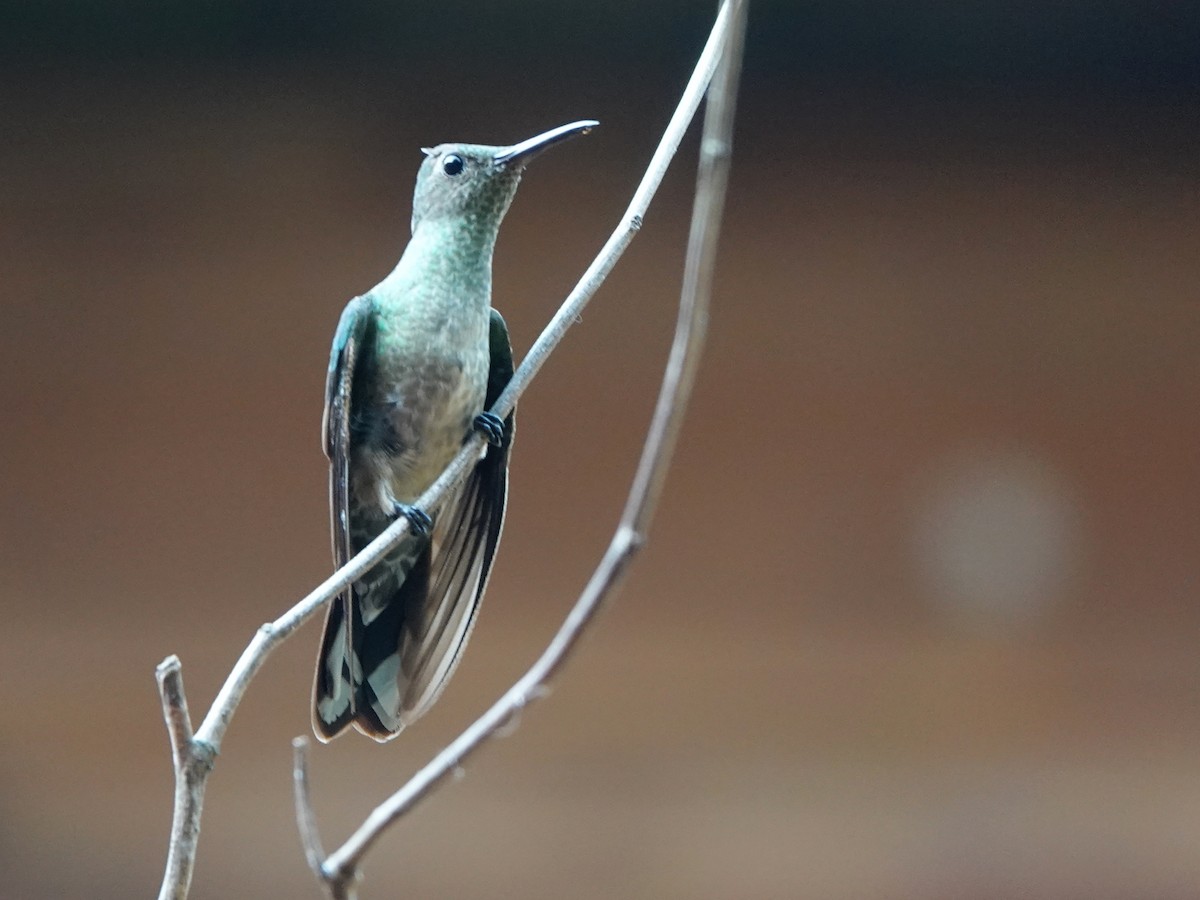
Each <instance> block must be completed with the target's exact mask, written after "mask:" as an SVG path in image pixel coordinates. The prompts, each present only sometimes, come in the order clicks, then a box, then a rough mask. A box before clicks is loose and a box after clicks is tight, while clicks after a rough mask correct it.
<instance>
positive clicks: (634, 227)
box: [629, 214, 642, 231]
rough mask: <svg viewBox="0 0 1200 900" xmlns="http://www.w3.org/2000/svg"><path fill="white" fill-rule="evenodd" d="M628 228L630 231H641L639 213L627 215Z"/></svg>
mask: <svg viewBox="0 0 1200 900" xmlns="http://www.w3.org/2000/svg"><path fill="white" fill-rule="evenodd" d="M629 230H630V231H641V230H642V217H641V215H640V214H639V215H636V216H630V217H629Z"/></svg>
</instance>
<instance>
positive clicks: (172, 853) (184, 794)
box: [159, 0, 740, 900]
mask: <svg viewBox="0 0 1200 900" xmlns="http://www.w3.org/2000/svg"><path fill="white" fill-rule="evenodd" d="M736 2H737V0H725V2H724V4H723V5H722V7H721V9H720V11H719V12H718V14H717V17H716V21H715V23H714V25H713V29H712V32H711V34H710V36H709V39H708V42H707V44H706V45H705V47H704V50H703V52H702V53H701V55H700V59H699V61H698V62H697V64H696V68H695V71H694V72H693V74H692V77H691V79H690V80H689V82H688V85H687V87H686V89H685V90H684V93H683V96H682V97H681V99H680V102H679V105H678V107H677V108H676V110H675V113H674V114H673V115H672V117H671V120H670V122H669V123H668V125H667V128H666V131H665V132H664V134H663V137H662V140H661V141H660V143H659V145H658V148H657V149H656V150H655V152H654V155H653V157H652V158H651V160H650V164H649V167H648V168H647V171H646V173H645V175H644V176H643V177H642V180H641V182H640V184H639V185H638V187H637V190H636V191H635V193H634V196H633V199H632V201H631V202H630V204H629V207H628V209H626V211H625V214H624V216H623V217H622V219H621V222H620V224H619V225H618V227H617V228H616V230H615V231H614V232H613V234H612V235H611V236H610V237H609V239H608V241H607V242H606V243H605V244H604V247H603V248H602V249H601V250H600V253H599V254H598V255H597V256H596V258H595V260H593V262H592V264H591V265H590V266H589V267H588V268H587V270H586V271H585V272H584V274H583V276H582V278H581V279H580V281H579V283H578V284H577V285H576V286H575V289H574V290H573V291H572V292H571V293H570V295H569V296H568V297H567V299H566V300H565V301H564V302H563V304H562V306H561V307H560V309H559V311H558V312H557V313H556V314H555V316H554V318H553V319H552V320H551V321H550V323H549V324H548V325H547V326H546V328H545V330H544V331H543V333H542V335H541V336H540V337H539V338H538V340H537V342H536V343H535V344H534V345H533V347H532V348H531V349H530V351H529V353H528V355H527V356H526V358H525V360H524V361H523V362H522V364H521V366H520V367H519V368H518V369H517V371H516V372H515V373H514V374H513V377H512V380H511V381H510V382H509V385H508V387H507V388H506V389H505V391H504V392H503V393H502V394H501V395H500V397H499V398H498V399H497V401H496V403H495V405H494V406H493V407H492V412H493V413H495V414H496V415H497V416H499V417H500V418H504V417H505V416H507V414H508V413H509V412H510V411H511V410H512V408H513V407H514V406H515V405H516V403H517V400H518V399H519V398H520V397H521V395H522V394H523V393H524V392H525V390H526V389H527V388H528V386H529V384H530V382H531V381H532V380H533V378H534V376H535V375H536V374H537V372H538V370H539V369H540V368H541V366H542V364H543V363H544V362H545V360H546V358H547V357H548V356H549V355H550V353H551V352H553V350H554V349H555V348H556V347H557V346H558V344H559V343H560V342H561V341H562V338H563V336H564V335H565V334H566V331H567V329H568V328H569V327H570V326H571V324H573V323H574V322H575V321H576V320H577V319H578V318H579V315H580V313H581V312H582V311H583V309H584V307H585V306H586V305H587V303H588V301H590V300H591V298H592V296H593V295H594V294H595V293H596V290H597V289H598V288H599V287H600V285H601V284H602V283H603V281H604V279H605V278H606V277H607V275H608V273H609V272H610V271H611V270H612V268H613V266H614V265H615V264H616V262H617V260H618V259H619V258H620V257H621V255H622V254H623V253H624V251H625V248H626V247H627V246H628V245H629V243H630V242H631V241H632V240H633V237H634V235H635V234H636V233H637V231H638V229H640V228H641V225H642V218H643V216H644V215H645V212H646V210H647V209H648V208H649V205H650V201H651V200H652V199H653V197H654V194H655V192H656V191H657V190H658V186H659V184H660V183H661V182H662V178H663V175H664V174H665V173H666V170H667V167H668V165H669V164H670V162H671V160H672V158H673V157H674V155H675V152H676V150H677V149H678V147H679V143H680V141H682V139H683V135H684V133H685V131H686V130H687V126H688V124H689V123H690V122H691V119H692V117H693V116H694V115H695V112H696V109H697V108H698V107H699V105H700V101H701V99H702V98H703V96H704V94H705V91H706V89H707V88H708V84H709V82H710V80H711V79H712V76H713V72H714V70H715V69H716V67H717V63H718V61H719V58H720V55H721V48H722V45H723V44H724V42H725V40H726V38H727V35H728V34H729V33H730V29H731V4H732V3H736ZM739 5H740V4H739ZM707 145H708V141H707V139H706V142H705V146H707ZM674 427H675V426H671V425H669V424H668V429H667V430H668V433H667V435H666V436H665V437H666V439H667V442H668V443H669V442H670V441H671V440H673V434H674ZM482 446H483V438H482V436H479V435H475V436H473V437H472V438H471V439H470V440H468V441H467V442H466V444H464V446H463V448H462V450H461V451H460V452H459V454H458V456H456V457H455V458H454V460H453V461H452V462H451V463H450V465H449V466H447V467H446V470H445V471H444V472H443V473H442V475H441V476H440V477H439V478H438V479H437V481H435V482H434V483H433V485H432V486H431V487H430V488H429V490H428V491H426V492H425V493H424V494H423V495H422V496H421V498H420V499H419V500H418V501H417V503H418V505H419V506H420V507H421V508H425V509H430V508H434V507H436V506H437V505H438V502H439V501H440V500H441V498H442V497H443V496H444V495H445V494H447V493H448V492H449V491H451V490H453V489H454V488H455V487H456V486H457V485H458V484H459V483H460V482H461V481H462V480H463V479H464V478H465V477H466V475H467V474H468V472H469V471H470V469H471V467H472V466H473V465H474V463H475V461H476V460H477V459H478V457H479V453H480V451H481V449H482ZM666 449H667V450H669V446H668V447H666ZM651 474H653V470H651ZM660 480H661V478H659V477H657V476H656V477H655V478H653V479H652V483H651V485H650V488H651V492H652V493H656V487H655V483H656V482H657V481H660ZM635 524H637V525H638V526H639V527H640V526H641V525H642V524H644V522H641V521H639V522H637V523H635ZM408 528H409V525H408V520H407V519H406V518H404V517H401V518H398V519H397V520H396V521H395V522H394V523H393V524H392V525H391V526H390V527H388V528H387V529H386V530H385V531H384V532H383V533H381V534H380V535H379V536H378V537H377V538H376V539H375V540H374V541H372V542H371V543H370V544H368V545H367V546H366V547H365V548H364V549H363V550H362V551H361V552H360V553H358V554H357V555H356V556H355V557H354V558H353V559H351V560H350V561H349V562H348V563H346V565H344V566H343V567H342V568H341V569H339V570H338V571H336V572H334V573H333V575H331V576H330V577H329V578H327V579H326V580H325V581H324V582H322V583H321V584H320V585H319V586H318V587H317V588H315V589H314V590H313V591H312V592H311V593H309V594H308V596H306V597H304V598H303V599H302V600H300V602H298V603H297V604H296V605H295V606H293V607H292V608H291V609H289V610H288V611H287V612H285V613H284V614H283V615H281V616H280V617H279V618H277V619H275V620H274V621H272V622H268V623H266V624H264V625H262V626H261V627H260V628H259V629H258V631H257V632H256V633H255V635H254V637H253V639H252V640H251V641H250V643H249V645H248V646H247V647H246V649H245V650H244V651H243V652H242V654H241V656H240V657H239V658H238V660H237V662H236V663H235V664H234V667H233V669H232V671H231V672H230V674H229V676H228V677H227V678H226V680H225V683H224V684H223V685H222V686H221V689H220V691H219V692H218V693H217V696H216V698H215V699H214V700H213V703H212V706H211V707H210V708H209V710H208V713H207V714H206V715H205V717H204V720H203V721H202V722H201V724H200V727H199V728H197V729H196V730H195V733H194V734H192V733H191V730H190V727H189V728H181V727H180V723H181V722H188V721H190V720H189V719H188V717H187V715H186V697H185V695H184V694H183V687H182V675H181V669H180V663H179V661H178V658H176V657H174V656H172V657H169V658H168V659H167V660H164V662H163V663H162V664H160V666H159V673H160V675H159V678H160V694H161V695H162V700H163V710H164V716H165V718H166V720H167V724H168V729H169V731H170V734H171V739H172V744H173V748H174V749H173V759H174V768H175V785H176V788H175V806H174V813H173V818H172V825H171V838H170V845H169V849H168V859H167V867H166V871H165V872H164V875H163V882H162V886H161V888H160V891H159V900H183V898H186V897H187V893H188V890H189V887H190V883H191V875H192V867H193V864H194V861H195V854H196V843H197V839H198V837H199V831H200V817H201V813H202V811H203V804H204V792H205V788H206V786H207V781H208V775H209V774H210V772H211V770H212V767H213V765H214V763H215V760H216V756H217V754H218V753H219V752H220V749H221V742H222V740H223V739H224V737H225V732H226V730H227V729H228V727H229V723H230V721H231V720H232V718H233V714H234V712H235V711H236V710H237V707H238V705H239V704H240V702H241V700H242V697H243V696H244V695H245V692H246V690H247V688H248V687H249V685H250V682H251V681H252V680H253V678H254V676H255V675H257V674H258V671H259V670H260V669H261V668H262V666H263V665H264V664H265V663H266V660H267V657H268V656H269V655H270V654H271V652H272V651H273V650H275V648H276V647H278V646H279V645H280V644H281V643H282V642H283V641H284V640H286V639H287V638H288V637H290V636H291V635H292V634H293V633H294V632H295V631H296V630H297V629H298V628H300V626H301V625H303V624H304V623H305V622H307V621H308V620H309V619H310V618H312V617H313V616H314V615H315V614H316V613H317V612H319V611H320V610H321V609H322V608H323V607H324V606H325V605H326V604H328V603H329V602H330V600H331V599H332V598H334V597H335V596H337V595H338V594H339V593H341V592H342V591H343V590H345V589H346V588H347V587H348V586H349V585H351V584H352V583H353V582H355V581H357V580H359V579H360V578H362V576H363V575H365V574H366V573H367V572H368V571H369V570H370V569H372V568H373V567H374V566H375V565H377V564H378V563H379V562H380V560H382V559H383V558H384V557H385V556H386V555H387V554H388V552H389V551H391V550H392V548H394V547H395V546H396V545H398V544H399V543H400V541H401V540H402V539H403V537H404V536H405V535H406V534H407V532H408ZM624 532H628V534H627V535H626V538H625V540H626V541H627V543H628V544H629V545H630V546H633V545H634V544H636V543H640V540H641V538H640V534H638V533H637V531H635V530H633V529H629V528H624V527H623V530H622V532H620V533H624ZM620 533H619V534H620ZM635 535H636V540H634V537H635ZM612 552H613V551H612V550H611V549H610V553H609V556H611V555H612ZM605 558H606V560H607V559H608V558H609V557H608V556H606V557H605ZM618 568H623V563H621V564H620V565H619V566H618ZM569 621H570V620H569ZM164 671H168V672H174V674H173V675H170V677H168V678H165V679H164V676H163V672H164ZM552 671H553V669H551V670H549V671H547V672H546V673H545V677H549V675H550V674H552ZM168 688H169V689H168ZM523 702H524V701H522V703H523ZM480 739H482V738H480ZM419 777H420V776H418V778H419ZM421 793H423V791H422V792H421ZM418 796H419V795H418ZM328 866H329V862H328V861H327V863H326V867H325V868H326V869H328Z"/></svg>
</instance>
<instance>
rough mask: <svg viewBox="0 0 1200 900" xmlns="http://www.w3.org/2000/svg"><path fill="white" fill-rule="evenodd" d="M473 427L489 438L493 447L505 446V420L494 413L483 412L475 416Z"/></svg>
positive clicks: (488, 440)
mask: <svg viewBox="0 0 1200 900" xmlns="http://www.w3.org/2000/svg"><path fill="white" fill-rule="evenodd" d="M472 427H473V428H474V429H475V430H476V431H478V432H479V433H480V434H482V435H483V436H484V437H485V438H487V442H488V443H489V444H491V445H492V446H493V447H503V446H504V422H503V421H501V419H500V417H499V416H497V415H495V414H494V413H490V412H481V413H480V414H479V415H477V416H476V417H475V421H474V422H473V423H472Z"/></svg>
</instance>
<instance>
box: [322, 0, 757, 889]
mask: <svg viewBox="0 0 1200 900" xmlns="http://www.w3.org/2000/svg"><path fill="white" fill-rule="evenodd" d="M745 16H746V2H745V0H727V2H726V3H725V4H724V5H723V6H722V8H721V13H720V15H719V17H718V20H717V24H716V25H715V26H714V28H713V34H712V37H711V38H710V39H709V44H708V46H707V47H706V48H705V56H702V57H701V64H700V65H698V66H697V75H696V76H693V83H692V84H689V91H691V90H692V89H694V88H696V86H697V85H703V84H704V83H705V82H707V80H708V79H707V77H706V76H704V75H703V74H702V73H703V71H704V70H705V68H706V67H707V66H708V65H709V64H708V63H707V62H706V59H707V58H711V59H712V61H713V62H715V61H716V60H717V59H718V58H720V60H721V67H720V70H719V75H718V76H717V78H716V80H715V81H713V83H712V86H711V88H709V91H708V98H709V101H708V108H707V110H706V114H705V122H704V136H703V139H702V141H701V150H700V168H699V174H698V177H697V185H696V199H695V205H694V208H693V213H692V227H691V232H690V235H689V239H688V254H687V262H686V266H685V271H684V281H683V288H682V291H681V297H680V305H679V319H678V322H677V326H676V332H675V340H674V343H673V345H672V348H671V355H670V358H669V360H668V363H667V367H666V371H665V373H664V376H663V383H662V388H661V391H660V394H659V399H658V404H657V407H656V409H655V413H654V418H653V420H652V422H651V425H650V429H649V431H648V433H647V437H646V442H645V445H644V447H643V450H642V457H641V461H640V463H639V466H638V470H637V473H636V475H635V477H634V482H633V485H632V487H631V488H630V492H629V498H628V500H627V502H626V505H625V510H624V512H623V514H622V516H621V520H620V522H619V524H618V525H617V530H616V533H615V534H614V535H613V539H612V542H611V543H610V544H609V547H608V550H607V552H606V553H605V554H604V557H603V559H601V561H600V564H599V566H598V567H597V568H596V570H595V572H594V573H593V574H592V577H591V579H590V580H589V581H588V583H587V585H586V587H585V588H584V590H583V593H582V594H581V595H580V597H579V599H578V600H577V601H576V603H575V605H574V607H573V608H572V609H571V610H570V612H569V613H568V615H567V617H566V620H565V621H564V622H563V624H562V626H561V627H560V629H559V631H558V633H557V634H555V636H554V638H553V639H552V640H551V641H550V644H549V645H548V646H547V648H546V650H545V651H544V652H543V653H542V655H541V657H539V658H538V660H537V661H536V662H535V663H534V664H533V666H532V667H531V668H530V669H529V671H528V672H526V673H525V675H523V676H522V677H521V678H520V679H519V680H518V681H517V682H516V684H514V685H513V686H512V687H511V688H510V689H509V690H508V691H507V692H506V693H505V694H504V695H503V696H502V697H501V698H500V699H499V700H497V701H496V703H495V704H493V705H492V707H491V708H490V709H489V710H488V711H487V712H485V713H484V714H483V715H482V716H481V717H480V718H479V719H478V720H477V721H475V722H474V723H473V724H472V725H471V726H470V727H469V728H467V730H466V731H464V732H463V733H462V734H461V735H459V737H458V738H457V739H455V740H454V741H453V742H452V743H450V744H449V745H448V746H447V747H446V748H445V749H444V750H442V751H441V752H440V753H439V754H438V755H437V756H436V757H434V759H433V760H432V761H431V762H430V763H429V764H428V765H426V766H425V767H424V768H423V769H421V770H420V771H419V772H418V773H417V774H416V775H415V776H414V777H413V778H412V779H411V780H410V781H409V782H408V783H407V784H406V785H404V786H403V787H402V788H401V789H400V790H398V791H397V792H396V793H394V794H393V795H392V796H391V797H389V798H388V799H387V800H386V801H384V802H383V803H381V804H380V805H379V806H378V807H376V808H375V810H374V811H372V813H371V814H370V815H369V816H368V817H367V819H366V821H364V822H363V824H362V825H361V826H360V827H359V829H358V830H357V831H356V832H355V833H354V834H352V835H351V836H350V838H349V839H348V840H347V841H346V843H345V844H344V845H343V846H342V847H340V848H339V849H338V850H336V851H334V852H333V853H332V854H331V855H330V856H329V857H328V858H327V859H326V860H325V863H324V865H323V866H322V867H321V869H322V873H321V874H322V877H323V880H324V881H325V883H326V886H327V888H328V889H329V891H330V893H331V895H332V896H334V897H340V896H345V894H344V893H343V892H344V890H345V889H346V886H347V885H354V884H356V883H357V882H358V879H359V877H360V870H361V866H362V861H363V858H364V856H365V855H366V853H367V852H368V851H369V850H370V849H371V847H372V846H373V845H374V843H375V841H377V840H378V839H379V837H380V836H381V835H382V834H383V832H384V831H385V830H386V829H387V828H388V827H389V826H390V825H392V824H393V823H395V822H396V821H397V820H398V819H399V818H401V817H402V816H403V815H404V814H405V813H407V812H408V811H409V810H411V809H412V808H413V807H414V806H415V805H416V804H417V803H418V802H420V801H421V800H422V799H424V798H425V797H426V796H428V795H429V793H430V792H431V791H433V790H434V789H435V788H436V787H437V786H438V785H440V784H441V783H442V782H443V781H444V780H445V779H446V778H447V777H449V776H450V775H451V774H452V773H454V772H456V771H457V770H458V769H459V767H460V766H461V765H462V764H463V762H464V761H465V760H466V759H467V757H469V756H470V755H471V754H472V753H474V752H475V751H476V750H477V749H479V747H480V746H481V745H482V744H483V742H484V741H485V740H486V739H487V738H488V737H490V736H492V735H494V734H496V733H497V732H499V731H500V730H501V729H502V728H503V727H504V725H505V723H506V722H508V721H510V720H511V719H513V718H514V717H515V716H516V715H517V714H518V713H519V712H520V711H521V710H522V709H524V707H526V706H527V705H529V704H530V703H532V702H533V701H534V700H537V699H539V698H541V697H542V696H545V693H546V691H545V686H546V684H547V682H548V681H549V680H550V678H552V677H553V676H554V674H555V673H556V672H557V671H558V670H559V669H560V668H561V667H562V665H563V664H564V663H565V662H566V660H567V658H568V656H569V654H570V653H571V651H572V649H573V648H574V647H575V646H576V644H577V643H578V641H579V638H580V637H581V636H582V634H583V632H584V630H585V629H586V627H587V625H588V624H589V623H590V622H591V621H592V620H593V618H594V617H595V615H596V613H597V612H598V611H599V609H600V607H601V606H602V604H603V603H604V601H605V600H607V599H608V598H609V597H611V596H612V594H613V593H614V591H615V589H616V588H617V586H618V585H619V584H620V582H621V580H622V578H623V576H624V574H625V571H626V569H627V567H628V565H629V563H630V562H631V560H632V558H633V556H634V554H635V553H636V552H637V551H638V549H640V547H641V546H642V544H643V543H644V541H645V535H646V529H647V528H648V527H649V524H650V520H651V518H652V517H653V514H654V510H655V507H656V506H657V502H658V497H659V494H660V492H661V487H662V483H663V480H664V477H665V475H666V471H667V468H668V467H669V464H670V459H671V455H672V451H673V449H674V446H675V441H676V436H677V434H678V431H679V424H680V422H681V421H682V418H683V414H684V411H685V409H686V406H687V402H688V398H689V397H690V395H691V390H692V385H693V383H694V381H695V373H696V367H697V364H698V362H699V357H700V353H701V350H702V348H703V344H704V336H705V331H706V322H707V315H708V312H707V311H708V305H709V299H710V296H711V293H712V274H713V267H714V262H715V258H716V248H717V237H718V234H719V230H720V221H721V214H722V211H723V207H724V200H725V190H726V185H727V182H728V171H729V160H730V155H731V149H732V132H733V115H734V108H735V100H736V94H737V84H738V78H739V75H740V70H741V56H742V46H743V41H744V35H745ZM722 47H724V53H723V55H722V54H721V51H722ZM700 89H701V90H702V89H703V88H702V87H701V88H700ZM686 101H687V96H686V95H685V102H686ZM680 106H681V108H683V106H684V103H681V105H680ZM677 118H678V114H677ZM675 121H676V120H674V119H673V120H672V124H675ZM665 140H666V138H664V142H665ZM660 149H661V148H660ZM652 169H653V167H652ZM647 177H649V173H648V176H647ZM639 193H640V192H639ZM616 237H617V236H616V235H614V238H616ZM610 243H612V242H611V241H610ZM593 268H596V264H593ZM589 271H590V270H589ZM605 271H606V270H605ZM585 279H586V276H585ZM577 290H578V289H577ZM573 296H574V295H573ZM564 308H565V307H564ZM560 318H561V313H560V315H559V316H557V317H556V319H555V321H556V322H557V321H558V320H559V319H560ZM552 327H553V326H552ZM564 327H565V326H564ZM549 330H550V329H547V331H549ZM522 368H524V367H522ZM302 827H303V825H302Z"/></svg>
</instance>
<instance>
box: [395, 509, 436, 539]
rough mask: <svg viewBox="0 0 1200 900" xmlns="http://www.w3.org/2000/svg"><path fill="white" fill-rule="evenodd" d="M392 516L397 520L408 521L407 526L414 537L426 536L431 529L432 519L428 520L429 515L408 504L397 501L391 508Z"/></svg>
mask: <svg viewBox="0 0 1200 900" xmlns="http://www.w3.org/2000/svg"><path fill="white" fill-rule="evenodd" d="M392 515H393V516H395V517H396V518H397V519H398V518H400V517H401V516H404V518H406V519H408V524H409V526H410V527H411V528H412V533H413V534H414V535H415V536H416V537H426V536H428V534H429V531H430V529H432V528H433V519H431V518H429V513H427V512H425V510H423V509H420V508H418V507H416V506H412V505H411V504H408V503H400V502H399V501H397V502H396V504H395V505H394V506H393V507H392Z"/></svg>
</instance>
